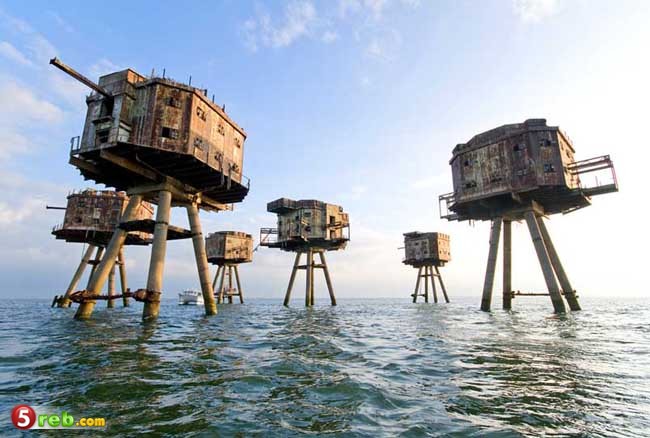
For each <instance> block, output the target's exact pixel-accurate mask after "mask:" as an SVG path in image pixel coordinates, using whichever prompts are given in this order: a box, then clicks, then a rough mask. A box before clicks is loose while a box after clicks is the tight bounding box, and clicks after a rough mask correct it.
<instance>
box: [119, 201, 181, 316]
mask: <svg viewBox="0 0 650 438" xmlns="http://www.w3.org/2000/svg"><path fill="white" fill-rule="evenodd" d="M171 203H172V194H171V192H168V191H165V190H162V191H160V192H159V193H158V208H157V209H156V227H155V228H154V233H153V244H152V245H151V257H150V259H149V275H148V277H147V292H148V293H149V294H151V296H150V297H149V298H150V299H149V301H145V303H144V307H143V309H142V319H144V320H146V319H155V318H157V317H158V313H159V312H160V295H161V294H162V285H163V270H164V268H165V255H166V252H167V228H168V227H169V216H170V210H171ZM122 222H125V221H122Z"/></svg>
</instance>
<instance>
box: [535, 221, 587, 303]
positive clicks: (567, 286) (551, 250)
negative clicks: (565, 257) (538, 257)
mask: <svg viewBox="0 0 650 438" xmlns="http://www.w3.org/2000/svg"><path fill="white" fill-rule="evenodd" d="M537 224H538V225H539V231H540V232H541V234H542V239H544V244H545V245H546V250H547V251H548V255H549V257H550V259H551V265H552V266H553V270H554V271H555V275H556V276H557V279H558V281H559V282H560V286H562V292H564V299H566V301H567V303H569V308H570V309H571V310H572V311H577V310H581V309H580V303H578V298H577V297H576V294H575V290H574V289H573V287H571V282H570V281H569V277H568V276H567V274H566V272H565V271H564V267H563V266H562V262H560V257H559V256H558V254H557V251H555V246H554V245H553V241H552V240H551V236H550V234H548V229H547V228H546V224H545V223H544V218H543V217H541V216H540V217H538V218H537Z"/></svg>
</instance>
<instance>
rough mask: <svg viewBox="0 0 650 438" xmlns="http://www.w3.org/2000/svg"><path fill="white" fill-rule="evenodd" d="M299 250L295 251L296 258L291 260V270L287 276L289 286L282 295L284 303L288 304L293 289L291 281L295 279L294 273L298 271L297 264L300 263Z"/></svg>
mask: <svg viewBox="0 0 650 438" xmlns="http://www.w3.org/2000/svg"><path fill="white" fill-rule="evenodd" d="M301 255H302V253H301V252H297V253H296V259H295V260H294V262H293V269H292V270H291V278H289V287H287V293H286V294H285V296H284V305H285V306H288V305H289V299H291V289H293V282H294V281H295V279H296V273H297V272H298V265H299V264H300V256H301Z"/></svg>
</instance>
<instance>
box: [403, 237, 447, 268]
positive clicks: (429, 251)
mask: <svg viewBox="0 0 650 438" xmlns="http://www.w3.org/2000/svg"><path fill="white" fill-rule="evenodd" d="M450 260H451V248H450V245H449V235H447V234H443V233H418V232H413V233H406V234H404V261H405V262H408V263H417V262H425V261H432V262H442V263H446V262H448V261H450Z"/></svg>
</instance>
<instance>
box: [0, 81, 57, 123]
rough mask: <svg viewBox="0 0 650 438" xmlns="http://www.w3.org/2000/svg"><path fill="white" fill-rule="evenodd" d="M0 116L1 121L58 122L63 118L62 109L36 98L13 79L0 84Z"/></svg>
mask: <svg viewBox="0 0 650 438" xmlns="http://www.w3.org/2000/svg"><path fill="white" fill-rule="evenodd" d="M0 96H2V97H3V99H2V103H1V104H0V116H2V119H3V120H2V121H3V122H17V121H22V120H31V121H42V122H46V123H58V122H60V121H62V120H63V111H62V110H61V109H60V108H59V107H58V106H56V105H54V104H53V103H51V102H48V101H46V100H44V99H40V98H38V97H37V96H36V95H35V94H34V93H33V92H32V91H31V90H30V89H29V88H26V87H24V86H22V85H20V84H18V83H17V82H15V81H12V80H8V81H3V83H2V84H0Z"/></svg>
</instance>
